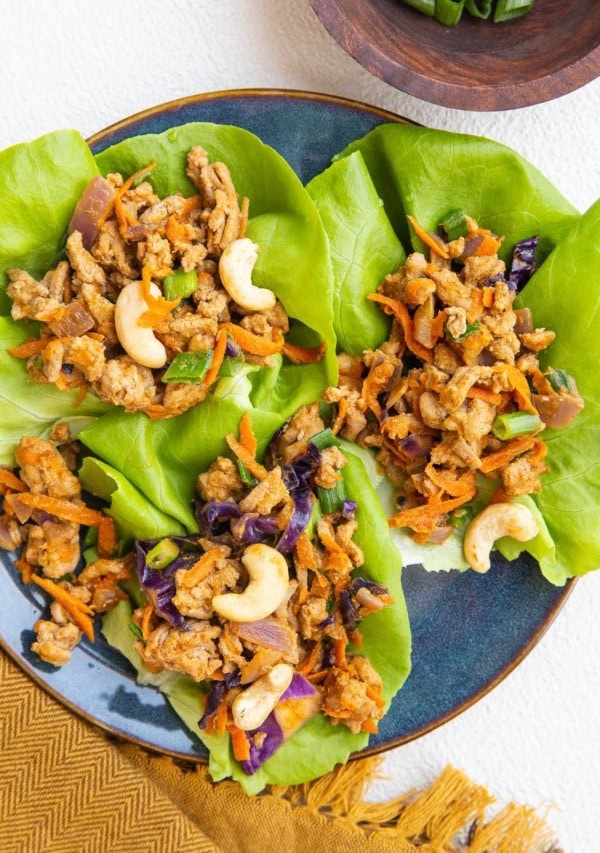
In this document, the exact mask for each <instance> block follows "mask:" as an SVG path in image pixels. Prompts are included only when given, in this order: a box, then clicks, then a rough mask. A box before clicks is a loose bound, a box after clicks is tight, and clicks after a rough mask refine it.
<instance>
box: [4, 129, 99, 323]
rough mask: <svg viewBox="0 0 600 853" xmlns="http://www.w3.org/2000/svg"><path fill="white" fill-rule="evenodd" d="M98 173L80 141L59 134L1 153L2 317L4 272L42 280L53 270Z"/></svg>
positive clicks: (7, 306)
mask: <svg viewBox="0 0 600 853" xmlns="http://www.w3.org/2000/svg"><path fill="white" fill-rule="evenodd" d="M96 174H98V167H97V166H96V163H95V161H94V158H93V156H92V152H91V151H90V149H89V147H88V146H87V144H86V142H85V141H84V139H83V138H82V137H81V135H80V134H79V133H77V132H76V131H74V130H60V131H57V132H55V133H49V134H47V135H46V136H41V137H40V138H39V139H36V140H35V141H34V142H30V143H22V144H20V145H13V146H12V147H11V148H6V149H5V150H4V151H0V314H3V315H4V314H9V313H10V305H11V302H10V299H8V297H7V296H6V293H5V287H6V281H7V278H6V270H7V269H11V268H12V267H17V268H19V267H24V268H26V269H27V271H28V272H29V273H31V275H32V276H34V278H35V277H41V276H43V275H44V273H45V272H47V270H49V269H51V268H52V267H53V266H55V265H56V263H57V261H58V260H59V257H60V254H61V252H62V249H63V242H64V236H65V234H66V230H67V225H68V224H69V221H70V219H71V216H72V215H73V208H74V206H75V203H76V202H77V199H78V198H79V196H80V195H81V193H82V192H83V190H84V189H85V187H86V186H87V184H88V181H89V180H90V178H91V177H93V175H96Z"/></svg>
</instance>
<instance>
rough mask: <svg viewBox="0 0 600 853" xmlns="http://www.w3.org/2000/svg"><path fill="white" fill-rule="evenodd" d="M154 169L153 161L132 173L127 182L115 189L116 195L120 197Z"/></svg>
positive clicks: (154, 163)
mask: <svg viewBox="0 0 600 853" xmlns="http://www.w3.org/2000/svg"><path fill="white" fill-rule="evenodd" d="M155 168H156V162H155V161H154V160H153V161H152V162H151V163H148V165H147V166H143V167H142V168H141V169H138V170H137V172H134V173H133V174H132V175H130V176H129V177H128V178H127V180H126V181H125V182H124V183H123V184H122V185H121V186H120V187H118V189H117V193H118V194H119V195H120V196H122V195H125V193H126V192H127V191H128V190H130V189H131V187H132V186H133V185H134V184H135V183H137V182H138V181H141V180H142V179H143V178H145V177H146V176H147V175H149V174H150V172H152V170H153V169H155Z"/></svg>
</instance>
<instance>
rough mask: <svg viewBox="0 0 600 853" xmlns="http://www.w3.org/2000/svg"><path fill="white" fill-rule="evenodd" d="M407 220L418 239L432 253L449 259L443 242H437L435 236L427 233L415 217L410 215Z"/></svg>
mask: <svg viewBox="0 0 600 853" xmlns="http://www.w3.org/2000/svg"><path fill="white" fill-rule="evenodd" d="M406 218H407V219H408V221H409V222H410V224H411V225H412V227H413V230H414V232H415V234H416V235H417V237H418V238H419V239H420V240H421V241H422V242H423V243H425V245H426V246H428V247H429V248H430V249H431V251H432V252H434V253H435V254H436V255H438V256H439V257H440V258H445V259H447V258H448V250H447V249H446V247H445V246H444V245H443V243H442V242H441V240H437V239H436V237H434V235H433V234H430V233H429V232H428V231H425V229H424V228H423V227H422V226H421V225H419V223H418V222H417V220H416V219H415V218H414V216H410V215H409V216H407V217H406Z"/></svg>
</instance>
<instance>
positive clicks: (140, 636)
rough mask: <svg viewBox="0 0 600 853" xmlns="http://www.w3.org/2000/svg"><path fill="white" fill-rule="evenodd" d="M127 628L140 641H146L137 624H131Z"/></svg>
mask: <svg viewBox="0 0 600 853" xmlns="http://www.w3.org/2000/svg"><path fill="white" fill-rule="evenodd" d="M127 627H128V628H129V630H130V631H131V633H132V634H135V636H136V637H137V638H138V640H143V639H144V635H143V634H142V632H141V630H140V629H139V628H138V626H137V625H136V624H135V622H129V623H128V625H127Z"/></svg>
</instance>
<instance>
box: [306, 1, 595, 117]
mask: <svg viewBox="0 0 600 853" xmlns="http://www.w3.org/2000/svg"><path fill="white" fill-rule="evenodd" d="M310 3H311V6H312V8H313V9H314V11H315V12H316V14H317V16H318V17H319V19H320V20H321V22H322V24H323V25H324V26H325V28H326V29H327V30H328V31H329V33H330V34H331V35H332V36H333V38H334V39H335V40H336V41H337V42H338V43H339V44H340V45H341V47H343V48H344V50H345V51H346V52H347V53H349V54H350V55H351V56H352V57H354V59H356V60H357V61H358V62H359V63H360V64H361V65H362V66H363V67H364V68H366V69H367V71H370V72H371V74H375V75H376V76H377V77H381V79H382V80H385V81H386V82H387V83H390V84H391V85H392V86H395V88H397V89H400V90H401V91H403V92H407V93H408V94H410V95H414V96H415V97H417V98H421V99H422V100H425V101H431V102H432V103H436V104H441V105H443V106H446V107H454V108H457V109H463V110H508V109H514V108H516V107H525V106H529V105H531V104H537V103H541V102H542V101H549V100H552V99H553V98H556V97H558V96H560V95H565V94H567V93H568V92H572V91H573V90H574V89H577V88H579V87H580V86H583V85H584V84H585V83H588V82H589V81H590V80H593V79H594V78H595V77H597V76H598V75H599V74H600V10H599V8H598V2H597V0H536V3H535V5H534V7H533V10H532V11H531V12H530V13H529V14H528V15H525V16H524V17H522V18H517V19H515V20H512V21H506V22H504V23H500V24H494V23H492V22H491V21H490V20H487V21H482V20H479V19H477V18H474V17H472V16H471V15H469V14H467V13H464V14H463V16H462V18H461V20H460V22H459V23H458V24H457V25H456V26H455V27H452V28H446V27H443V26H442V25H441V24H439V23H438V22H437V21H436V20H435V19H433V18H430V17H427V16H426V15H422V14H420V13H419V12H417V11H416V10H414V9H412V8H411V7H410V6H407V5H405V4H404V3H403V2H401V0H369V2H365V0H310Z"/></svg>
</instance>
